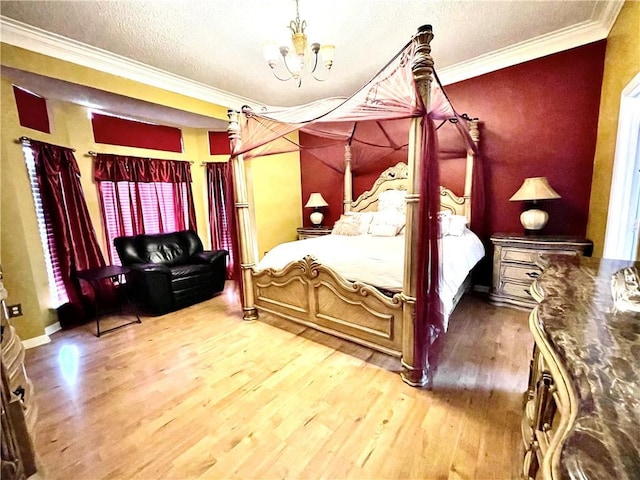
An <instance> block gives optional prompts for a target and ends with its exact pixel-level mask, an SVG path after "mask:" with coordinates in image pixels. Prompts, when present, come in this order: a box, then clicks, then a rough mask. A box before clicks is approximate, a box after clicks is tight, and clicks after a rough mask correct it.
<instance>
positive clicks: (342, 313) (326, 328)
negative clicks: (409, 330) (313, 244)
mask: <svg viewBox="0 0 640 480" xmlns="http://www.w3.org/2000/svg"><path fill="white" fill-rule="evenodd" d="M252 276H253V289H254V296H255V306H256V307H257V308H258V310H260V311H263V312H268V313H270V314H272V315H276V316H279V317H282V318H286V319H289V320H292V321H295V322H298V323H301V324H304V325H307V326H309V327H312V328H315V329H317V330H321V331H323V332H326V333H330V334H332V335H335V336H338V337H341V338H345V339H348V340H351V341H353V342H356V343H359V344H362V345H366V346H368V347H371V348H374V349H376V350H379V351H382V352H384V353H388V354H391V355H395V356H400V355H401V351H402V310H403V304H404V302H403V301H402V299H401V296H400V295H399V294H396V295H394V296H393V297H388V296H386V295H384V294H382V293H380V292H379V291H378V290H376V289H375V288H373V287H371V286H369V285H366V284H363V283H360V282H349V281H347V280H344V279H343V278H341V277H340V276H339V275H338V274H337V273H335V272H334V271H333V270H331V269H330V268H328V267H326V266H324V265H321V264H320V263H318V262H317V261H316V260H315V259H314V258H313V257H310V256H307V257H305V258H304V259H302V260H299V261H297V262H292V263H290V264H288V265H287V266H286V267H285V268H284V269H282V270H273V269H266V270H262V271H258V272H256V271H254V272H253V273H252ZM410 306H412V305H405V308H407V307H410Z"/></svg>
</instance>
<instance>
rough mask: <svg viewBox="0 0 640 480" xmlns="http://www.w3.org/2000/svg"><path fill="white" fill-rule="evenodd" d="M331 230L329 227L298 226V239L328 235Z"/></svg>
mask: <svg viewBox="0 0 640 480" xmlns="http://www.w3.org/2000/svg"><path fill="white" fill-rule="evenodd" d="M331 230H332V229H331V227H300V228H298V240H304V239H305V238H313V237H321V236H322V235H329V234H330V233H331Z"/></svg>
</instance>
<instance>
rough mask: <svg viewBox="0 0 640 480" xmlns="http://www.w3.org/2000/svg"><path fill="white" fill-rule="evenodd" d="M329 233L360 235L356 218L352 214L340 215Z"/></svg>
mask: <svg viewBox="0 0 640 480" xmlns="http://www.w3.org/2000/svg"><path fill="white" fill-rule="evenodd" d="M331 235H347V236H350V237H352V236H355V235H360V225H359V222H358V219H357V218H356V217H352V216H347V215H340V220H338V221H337V222H336V223H335V225H334V226H333V230H332V231H331Z"/></svg>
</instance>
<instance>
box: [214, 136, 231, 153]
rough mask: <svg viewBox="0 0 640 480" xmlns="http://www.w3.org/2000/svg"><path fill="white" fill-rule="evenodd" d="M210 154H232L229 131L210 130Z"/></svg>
mask: <svg viewBox="0 0 640 480" xmlns="http://www.w3.org/2000/svg"><path fill="white" fill-rule="evenodd" d="M209 154H210V155H229V154H231V143H230V142H229V135H228V134H227V132H209Z"/></svg>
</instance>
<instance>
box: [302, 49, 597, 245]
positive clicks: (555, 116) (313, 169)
mask: <svg viewBox="0 0 640 480" xmlns="http://www.w3.org/2000/svg"><path fill="white" fill-rule="evenodd" d="M605 46H606V41H605V40H602V41H600V42H596V43H592V44H589V45H585V46H582V47H578V48H574V49H571V50H567V51H565V52H560V53H557V54H554V55H550V56H547V57H544V58H540V59H536V60H532V61H530V62H526V63H523V64H520V65H516V66H513V67H509V68H505V69H502V70H499V71H496V72H492V73H489V74H486V75H482V76H479V77H476V78H472V79H469V80H465V81H463V82H459V83H456V84H453V85H448V86H447V87H446V91H447V94H448V95H449V98H450V99H451V101H452V103H453V105H454V106H455V107H456V109H457V110H458V112H467V113H469V115H471V116H474V117H479V118H480V121H481V125H480V133H481V154H482V157H483V166H484V177H485V195H486V208H485V232H487V234H491V233H495V232H519V233H522V232H523V229H522V226H521V225H520V220H519V217H520V212H521V211H522V208H523V205H522V204H521V202H509V197H511V195H513V194H514V193H515V192H516V190H517V189H518V188H519V187H520V185H521V184H522V181H523V180H524V179H525V178H526V177H534V176H546V177H547V178H548V179H549V183H550V184H551V186H552V187H553V188H554V189H555V190H556V191H557V192H558V193H559V194H560V195H561V196H562V198H561V199H559V200H553V201H549V202H546V203H545V205H544V208H545V209H546V210H547V211H548V212H549V216H550V220H549V223H548V225H547V227H546V228H545V230H544V232H543V233H549V234H567V235H585V233H586V228H587V216H588V210H589V195H590V190H591V176H592V173H593V160H594V154H595V146H596V135H597V125H598V112H599V106H600V89H601V85H602V75H603V70H604V55H605ZM434 53H435V54H436V58H435V60H436V62H437V52H434ZM300 138H301V142H302V143H303V145H304V144H305V143H304V142H305V141H306V140H307V139H308V136H304V135H302V134H301V137H300ZM405 160H406V159H405ZM397 161H398V160H397V159H396V158H390V159H389V163H388V165H387V166H390V165H393V164H395V163H396V162H397ZM446 162H449V163H446ZM381 171H382V169H380V172H381ZM463 172H464V164H463V162H462V161H460V160H443V161H442V163H441V179H442V183H443V184H444V185H446V186H448V187H449V188H451V189H452V190H453V191H454V192H456V193H458V194H460V193H462V191H461V190H462V188H463V184H464V178H463ZM378 173H379V172H378ZM376 176H377V175H374V174H371V173H370V174H367V175H366V176H362V175H358V174H357V173H356V174H354V198H355V197H356V196H357V195H358V194H360V193H362V191H363V190H364V189H365V188H367V187H368V186H370V185H371V183H372V182H373V179H374V178H375V177H376ZM301 183H302V196H303V205H304V203H305V202H306V201H307V199H308V197H309V193H311V192H320V193H322V195H323V197H324V198H325V199H326V200H327V203H329V208H328V210H327V212H326V214H325V218H326V220H325V223H326V224H332V223H330V222H335V220H336V219H337V217H339V214H340V212H341V208H342V174H341V173H338V172H335V171H333V170H331V169H330V168H329V167H327V166H326V165H324V164H323V163H322V162H320V161H318V160H314V159H313V158H311V157H310V156H309V155H308V154H306V153H305V152H304V151H303V152H302V154H301ZM307 213H308V212H305V211H303V218H305V222H308V218H306V217H308V214H307Z"/></svg>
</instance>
